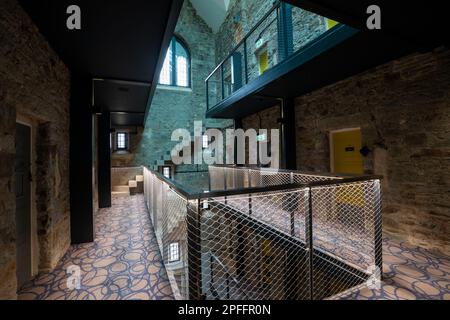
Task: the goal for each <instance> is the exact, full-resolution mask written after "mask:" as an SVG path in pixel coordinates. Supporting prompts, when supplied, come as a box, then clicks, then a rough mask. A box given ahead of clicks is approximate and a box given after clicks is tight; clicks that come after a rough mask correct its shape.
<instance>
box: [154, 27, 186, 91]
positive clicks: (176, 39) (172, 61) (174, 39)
mask: <svg viewBox="0 0 450 320" xmlns="http://www.w3.org/2000/svg"><path fill="white" fill-rule="evenodd" d="M177 43H179V44H180V46H181V47H182V48H183V49H184V50H185V51H186V55H187V70H186V72H187V85H186V86H180V85H178V84H177V63H176V61H177V52H176V47H177ZM169 46H170V48H171V50H172V51H171V53H172V54H171V57H170V66H172V70H171V75H170V84H167V83H161V74H160V75H159V78H158V85H161V86H170V87H177V88H191V80H192V79H191V78H192V75H191V52H190V51H189V48H188V46H187V45H186V43H185V42H184V41H183V40H181V39H180V38H179V37H178V36H176V35H174V36H173V37H172V40H170V45H169ZM166 57H167V54H166V56H165V57H164V62H165V60H166ZM163 66H164V64H163ZM161 71H162V69H161Z"/></svg>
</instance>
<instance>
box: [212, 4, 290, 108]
mask: <svg viewBox="0 0 450 320" xmlns="http://www.w3.org/2000/svg"><path fill="white" fill-rule="evenodd" d="M281 5H282V2H281V1H276V2H275V3H274V5H273V6H272V8H270V9H269V11H268V12H267V13H266V14H265V15H264V16H263V17H262V18H261V19H260V20H259V21H258V22H257V23H256V24H255V25H254V26H253V27H252V28H251V29H250V31H249V32H248V33H247V34H246V35H245V36H244V38H243V39H242V40H241V41H239V42H238V44H237V45H236V46H235V47H234V48H233V50H231V52H230V53H229V54H228V55H227V56H226V57H225V58H224V59H223V60H222V61H221V62H220V63H219V64H218V65H217V66H216V67H215V68H214V70H213V71H212V72H211V73H210V74H209V75H208V76H207V77H206V79H205V84H206V106H207V110H209V107H210V106H209V81H210V79H211V78H212V77H213V76H214V74H215V73H216V72H217V71H218V70H219V69H220V78H221V80H220V81H217V80H215V82H220V83H221V90H222V93H221V98H222V100H223V99H225V89H224V83H225V79H224V65H225V63H226V62H227V61H228V60H229V59H230V58H231V57H232V56H233V54H234V53H236V52H237V50H238V49H239V48H240V47H241V46H243V48H244V85H245V84H248V82H249V76H248V57H247V40H248V38H250V36H251V35H252V34H253V33H254V32H255V31H256V30H257V29H258V28H259V26H261V25H262V24H263V22H264V21H265V20H266V19H267V18H268V17H270V15H271V14H272V13H273V12H274V11H277V19H279V13H278V11H279V9H280V7H281ZM282 34H284V33H282ZM231 85H232V84H231Z"/></svg>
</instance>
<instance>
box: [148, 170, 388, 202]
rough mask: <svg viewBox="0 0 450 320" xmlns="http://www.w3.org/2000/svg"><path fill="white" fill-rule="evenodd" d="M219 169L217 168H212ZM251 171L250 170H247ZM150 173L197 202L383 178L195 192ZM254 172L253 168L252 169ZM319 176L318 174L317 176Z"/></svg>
mask: <svg viewBox="0 0 450 320" xmlns="http://www.w3.org/2000/svg"><path fill="white" fill-rule="evenodd" d="M212 167H219V166H212ZM220 167H223V168H231V169H238V168H239V169H243V167H234V166H220ZM247 169H252V168H247ZM147 170H149V171H150V172H152V173H153V174H154V175H155V176H156V177H157V178H158V179H159V180H161V181H162V182H164V183H166V184H167V185H169V187H170V188H172V189H173V190H175V191H176V192H178V193H179V194H180V195H181V196H183V197H184V198H186V199H187V200H194V199H195V200H199V199H208V198H214V197H226V196H236V195H244V194H251V193H264V192H275V191H292V190H295V189H305V188H313V187H321V186H333V185H343V184H346V183H353V182H364V181H371V180H381V179H382V178H383V177H382V176H380V175H359V176H349V175H339V176H337V175H336V176H332V175H331V176H327V175H324V174H321V175H320V176H324V177H331V178H333V177H334V178H335V179H329V180H321V181H311V182H307V183H305V182H301V183H300V182H299V183H288V184H278V185H270V186H255V187H244V188H233V189H224V190H206V191H204V192H198V191H195V190H193V189H191V188H189V187H186V186H184V185H182V184H180V183H179V182H177V181H175V180H172V179H169V178H167V177H165V176H164V175H162V174H161V173H160V172H156V171H153V170H150V169H148V168H147ZM253 170H254V168H253ZM283 172H289V173H290V172H292V173H294V174H302V173H303V172H301V171H289V170H284V171H283ZM317 176H319V174H317Z"/></svg>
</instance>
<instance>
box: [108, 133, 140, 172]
mask: <svg viewBox="0 0 450 320" xmlns="http://www.w3.org/2000/svg"><path fill="white" fill-rule="evenodd" d="M143 131H144V128H142V127H137V128H134V127H133V128H120V129H119V128H116V132H128V143H129V148H128V151H125V152H124V151H116V150H115V146H116V134H112V136H111V143H112V150H111V166H112V167H129V166H133V165H134V164H135V163H136V161H135V157H136V152H137V151H138V150H139V147H140V143H141V139H142V133H143Z"/></svg>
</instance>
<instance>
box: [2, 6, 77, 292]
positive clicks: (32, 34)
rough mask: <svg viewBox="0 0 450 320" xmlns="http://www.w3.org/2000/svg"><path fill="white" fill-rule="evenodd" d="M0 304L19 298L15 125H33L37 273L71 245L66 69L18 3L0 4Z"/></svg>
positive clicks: (67, 77) (67, 79) (68, 92)
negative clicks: (21, 118)
mask: <svg viewBox="0 0 450 320" xmlns="http://www.w3.org/2000/svg"><path fill="white" fill-rule="evenodd" d="M0 43H1V46H0V163H1V165H0V299H14V298H15V297H16V289H17V288H16V276H15V272H16V271H15V270H16V260H15V259H16V257H15V250H16V246H15V241H16V233H15V230H16V228H15V195H14V190H15V188H14V186H15V182H14V161H15V143H14V141H15V123H16V115H17V116H19V115H22V116H24V117H27V118H28V119H31V120H32V122H33V123H34V124H36V128H33V133H35V135H36V137H35V141H36V144H35V145H33V148H34V149H35V150H34V152H33V154H34V158H33V160H32V161H33V166H34V172H32V174H33V181H34V182H35V183H36V185H35V192H36V194H35V197H34V198H33V200H34V206H35V207H36V211H37V221H36V226H37V230H36V231H37V237H38V242H39V246H38V247H39V254H38V257H39V258H38V260H39V262H38V265H39V270H48V269H52V268H53V267H54V266H55V265H56V263H57V262H58V260H59V259H60V257H61V256H62V255H63V254H64V253H65V251H66V250H67V248H68V246H69V243H70V228H69V227H70V226H69V223H70V222H69V221H70V219H69V214H70V213H69V179H68V177H69V99H70V90H69V89H70V75H69V71H68V69H67V68H66V67H65V65H64V64H63V63H62V62H61V60H60V59H59V58H58V56H57V55H56V54H55V53H54V52H53V51H52V49H51V48H50V47H49V45H48V43H47V42H46V41H45V39H44V38H43V36H42V35H41V34H40V33H39V31H38V29H37V27H36V26H35V25H34V24H33V23H32V21H31V19H30V18H29V17H28V16H27V14H26V13H25V12H24V11H23V10H22V8H21V7H20V6H19V5H18V2H17V1H15V0H2V1H1V2H0Z"/></svg>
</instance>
